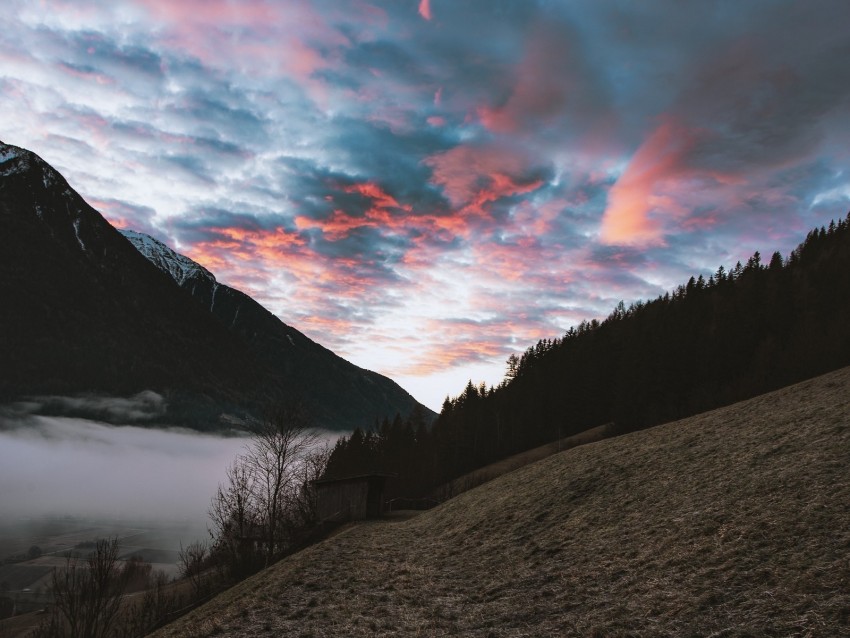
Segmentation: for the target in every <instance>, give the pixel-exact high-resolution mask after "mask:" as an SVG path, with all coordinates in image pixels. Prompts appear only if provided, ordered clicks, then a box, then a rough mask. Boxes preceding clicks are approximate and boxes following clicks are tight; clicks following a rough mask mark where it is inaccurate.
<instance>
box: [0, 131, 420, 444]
mask: <svg viewBox="0 0 850 638" xmlns="http://www.w3.org/2000/svg"><path fill="white" fill-rule="evenodd" d="M0 223H2V227H3V233H0V251H2V255H3V258H2V262H0V269H2V270H0V298H2V300H3V302H2V304H0V352H2V357H0V368H1V369H2V373H1V374H0V401H3V402H9V401H14V400H18V399H21V398H23V397H31V396H44V395H78V394H82V393H85V394H104V395H122V396H126V395H130V394H134V393H137V392H141V391H143V390H153V391H156V392H158V393H161V394H163V395H164V396H165V397H166V399H167V402H168V406H169V412H168V413H167V415H166V416H165V417H164V418H163V420H164V421H165V420H167V421H169V422H172V423H174V422H179V423H183V424H187V425H193V426H194V427H215V426H216V421H217V419H218V417H219V416H220V415H221V414H222V413H233V414H236V415H237V416H244V415H246V414H248V413H249V412H254V413H256V412H258V411H260V410H262V409H264V407H265V406H267V405H268V404H269V403H272V402H279V401H285V400H290V399H295V400H299V401H301V402H303V403H304V404H305V407H306V408H307V409H308V410H309V411H311V412H312V413H313V416H314V418H315V421H316V423H317V424H318V425H321V426H324V427H328V428H334V429H348V428H352V427H354V426H357V425H366V424H370V423H372V422H374V419H375V418H378V417H383V416H387V415H390V416H391V415H393V414H395V413H396V412H401V413H402V414H406V413H409V412H410V411H411V410H413V408H414V407H416V406H417V405H418V404H417V403H416V401H415V400H414V399H413V398H412V397H411V396H410V395H409V394H407V393H406V392H405V391H404V390H403V389H401V388H400V387H399V386H398V385H397V384H395V383H394V382H392V381H391V380H389V379H387V378H385V377H382V376H380V375H377V374H375V373H372V372H369V371H366V370H362V369H360V368H358V367H356V366H354V365H352V364H350V363H348V362H347V361H344V360H343V359H341V358H339V357H337V356H336V355H334V354H333V353H331V352H330V351H328V350H326V349H325V348H322V347H321V346H319V345H318V344H315V343H313V342H311V341H310V340H309V339H307V338H306V337H304V336H303V335H301V334H300V333H298V332H297V331H295V330H294V329H292V328H290V327H288V326H286V325H285V324H283V323H282V322H280V321H279V320H277V319H276V318H275V317H274V316H273V315H271V313H269V312H267V311H266V310H265V309H263V308H262V307H261V306H259V305H258V304H256V302H253V301H252V300H251V299H250V298H249V297H247V296H246V295H243V294H242V293H240V292H238V291H236V290H233V289H230V288H227V287H226V286H221V285H218V284H216V282H215V278H214V277H213V276H212V275H211V274H210V273H209V272H207V271H206V270H204V269H203V268H201V267H200V266H197V264H195V266H197V273H194V274H193V277H194V279H192V280H191V282H190V283H191V285H190V286H189V287H188V288H186V286H185V284H186V283H187V281H183V282H179V283H182V284H184V286H183V287H181V286H180V285H177V283H175V282H176V280H175V278H174V277H173V273H169V272H168V271H167V269H165V270H162V269H161V267H155V266H154V265H153V264H152V263H151V261H149V259H147V258H146V257H145V256H144V255H142V254H141V253H140V252H139V251H138V250H137V249H136V248H134V246H133V244H132V243H131V242H130V241H128V240H127V239H126V238H125V237H124V236H122V234H121V233H120V232H119V231H117V230H116V229H115V228H113V227H112V226H111V225H110V224H109V223H108V222H107V221H106V220H105V219H104V218H103V217H102V216H101V215H100V214H99V213H98V212H97V211H96V210H94V209H93V208H92V207H91V206H89V205H88V204H87V203H86V202H85V201H84V200H83V199H82V197H80V196H79V195H78V194H77V193H76V192H75V191H74V190H73V189H72V188H71V187H70V186H69V185H68V183H67V182H66V181H65V179H64V178H63V177H62V176H61V175H60V174H59V173H58V172H57V171H55V170H54V169H53V168H51V167H50V166H49V165H48V164H47V163H46V162H44V161H43V160H42V159H41V158H39V157H38V156H36V155H35V154H34V153H31V152H30V151H27V150H24V149H21V148H17V147H14V146H9V145H6V144H2V143H0ZM187 261H190V260H187ZM192 263H194V262H192ZM159 265H160V266H161V264H159ZM189 293H191V294H189ZM213 294H215V300H216V303H219V304H220V307H219V308H218V309H216V308H214V307H212V308H211V306H212V304H211V297H212V295H213ZM205 295H206V296H205ZM208 297H209V299H208ZM237 312H238V314H239V317H238V318H237V320H236V321H234V318H236V314H237ZM260 353H262V355H260Z"/></svg>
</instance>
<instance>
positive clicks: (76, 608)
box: [46, 538, 129, 638]
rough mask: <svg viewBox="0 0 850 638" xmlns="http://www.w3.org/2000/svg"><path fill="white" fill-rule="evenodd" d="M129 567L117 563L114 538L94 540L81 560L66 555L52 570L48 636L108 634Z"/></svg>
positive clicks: (88, 637)
mask: <svg viewBox="0 0 850 638" xmlns="http://www.w3.org/2000/svg"><path fill="white" fill-rule="evenodd" d="M128 578H129V570H124V569H121V567H120V565H119V564H118V539H117V538H111V539H108V540H106V539H103V540H99V541H97V544H96V545H95V548H94V551H92V552H91V554H89V556H88V558H86V560H85V561H82V560H80V559H78V558H76V557H73V556H70V555H69V556H68V557H67V558H66V561H65V566H64V567H63V568H61V569H58V570H54V572H53V578H52V585H51V589H52V592H53V609H54V617H53V618H52V619H51V621H50V623H49V627H50V629H49V630H48V631H47V632H46V633H47V634H48V635H56V636H71V638H102V637H105V636H109V635H111V632H112V629H113V625H114V623H115V620H116V618H117V615H118V610H119V609H120V607H121V595H122V594H123V593H124V590H125V588H126V585H127V580H128Z"/></svg>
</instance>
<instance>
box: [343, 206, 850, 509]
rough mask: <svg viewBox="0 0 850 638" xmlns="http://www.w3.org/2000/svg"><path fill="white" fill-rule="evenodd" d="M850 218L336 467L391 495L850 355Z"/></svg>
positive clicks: (584, 341)
mask: <svg viewBox="0 0 850 638" xmlns="http://www.w3.org/2000/svg"><path fill="white" fill-rule="evenodd" d="M848 291H850V215H848V218H847V219H844V220H841V221H839V222H837V223H835V222H833V223H831V224H830V225H829V227H828V228H826V227H823V228H820V229H816V230H813V231H811V232H810V233H809V234H808V236H807V237H806V239H805V241H804V242H803V243H802V244H800V245H799V246H798V247H797V248H796V249H795V250H794V251H793V252H792V253H791V254H790V255H789V256H788V257H787V258H783V257H782V255H780V254H779V253H778V252H777V253H774V254H773V256H772V257H771V258H770V260H768V261H767V262H766V263H765V261H764V260H762V258H761V256H760V254H759V253H755V254H754V255H753V256H752V257H751V258H750V259H749V260H748V261H747V263H746V264H741V263H738V264H736V265H735V266H734V267H733V268H731V269H730V270H726V269H725V268H724V267H723V266H720V267H719V268H718V269H717V271H716V272H715V273H714V274H712V275H711V276H710V277H709V278H708V279H707V280H706V279H705V278H704V277H703V276H699V277H697V278H694V277H691V279H690V280H689V281H688V282H687V283H686V284H684V285H681V286H679V287H678V288H676V290H674V291H673V292H671V293H667V294H665V295H663V296H660V297H658V298H657V299H654V300H652V301H647V302H638V303H635V304H633V305H631V306H628V307H626V306H625V305H624V304H622V303H620V304H619V305H618V307H617V308H615V309H614V311H613V312H612V313H611V314H610V315H609V316H608V318H607V319H605V320H604V321H602V322H599V321H596V320H594V321H587V322H582V323H581V324H580V325H579V326H577V327H574V328H571V329H570V330H569V331H568V332H567V333H566V334H565V335H564V336H563V337H561V338H557V339H552V340H543V341H540V342H538V343H537V344H536V345H534V346H533V347H530V348H528V350H526V352H525V353H524V354H523V355H522V356H521V357H511V358H510V359H509V360H508V369H507V374H506V378H505V380H504V381H503V382H502V383H501V384H500V385H499V386H498V387H495V388H492V387H491V388H489V389H488V388H486V387H483V386H482V387H476V386H474V385H473V384H472V383H471V382H470V383H469V384H468V385H467V387H466V388H465V390H464V391H463V392H462V393H461V394H460V396H458V397H457V398H454V399H448V398H447V399H446V401H445V403H444V405H443V409H442V412H441V414H440V416H439V418H438V420H437V422H436V423H435V425H434V427H433V429H431V430H427V429H426V428H424V427H417V424H416V423H411V422H407V423H406V422H403V421H401V420H400V419H396V421H394V422H392V423H390V422H385V423H383V424H382V425H381V426H380V427H379V428H377V430H376V431H375V432H367V433H364V432H359V431H357V432H355V433H354V434H353V435H352V436H351V437H350V438H348V439H343V440H341V441H340V442H339V443H338V444H337V447H336V449H335V450H334V453H333V455H332V457H331V461H330V464H329V467H328V473H329V474H335V475H344V474H350V473H359V472H366V471H375V470H381V471H389V472H394V473H397V474H398V475H399V479H398V481H396V482H395V484H391V485H390V486H389V490H390V496H411V495H423V494H426V493H428V492H429V491H430V490H432V489H433V488H434V487H435V486H437V485H440V484H442V483H444V482H446V481H447V480H450V479H451V478H454V477H456V476H459V475H460V474H463V473H465V472H468V471H470V470H472V469H475V468H478V467H481V466H483V465H485V464H487V463H490V462H492V461H494V460H497V459H500V458H503V457H506V456H508V455H510V454H514V453H516V452H520V451H523V450H525V449H528V448H531V447H533V446H536V445H539V444H541V443H544V442H547V441H551V440H554V439H556V438H557V437H559V436H561V437H563V436H569V435H571V434H575V433H578V432H581V431H583V430H586V429H588V428H591V427H594V426H597V425H601V424H606V423H610V424H612V426H611V430H612V431H613V432H619V433H623V432H628V431H632V430H637V429H640V428H644V427H648V426H652V425H656V424H659V423H664V422H667V421H671V420H674V419H678V418H682V417H685V416H689V415H693V414H697V413H699V412H702V411H705V410H709V409H712V408H715V407H718V406H722V405H727V404H730V403H733V402H735V401H739V400H742V399H745V398H748V397H752V396H755V395H757V394H760V393H763V392H766V391H769V390H772V389H776V388H779V387H782V386H785V385H788V384H790V383H794V382H796V381H799V380H802V379H806V378H809V377H812V376H814V375H817V374H819V373H823V372H826V371H829V370H833V369H836V368H838V367H841V366H843V365H848V364H850V294H848Z"/></svg>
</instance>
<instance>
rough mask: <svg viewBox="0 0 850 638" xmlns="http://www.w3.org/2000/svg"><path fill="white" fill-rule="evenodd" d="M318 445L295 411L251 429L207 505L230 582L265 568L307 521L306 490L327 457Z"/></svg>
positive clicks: (274, 413) (289, 408) (281, 411)
mask: <svg viewBox="0 0 850 638" xmlns="http://www.w3.org/2000/svg"><path fill="white" fill-rule="evenodd" d="M317 442H318V436H317V435H316V434H315V432H314V431H313V430H312V429H311V427H310V420H309V419H308V418H307V415H306V413H305V412H304V410H303V408H301V407H300V406H298V405H293V404H287V405H283V406H278V407H276V408H275V409H274V410H271V411H268V412H267V413H266V415H265V417H264V418H263V419H262V420H260V421H257V422H256V423H254V424H253V426H252V428H251V438H250V440H249V442H248V443H247V444H246V446H245V453H244V454H242V455H240V456H239V457H237V458H236V460H235V461H234V462H233V463H232V464H231V466H230V467H229V468H228V469H227V481H226V482H225V483H224V484H222V485H219V488H218V490H217V492H216V494H215V496H214V497H213V499H212V503H211V505H210V519H211V521H212V525H211V529H210V535H211V536H212V538H213V541H214V544H213V551H214V552H215V553H216V554H218V555H219V557H220V558H221V557H222V554H224V556H223V557H224V558H225V559H226V563H225V565H226V566H227V567H229V569H230V571H231V574H230V575H231V576H235V577H237V578H238V577H241V576H243V575H246V574H247V573H250V572H252V571H254V570H255V568H257V567H259V566H260V565H259V562H258V560H257V559H258V558H259V557H262V562H263V563H264V564H265V565H268V564H269V563H270V562H271V561H272V560H274V559H275V558H276V557H278V556H280V554H281V553H282V552H283V551H285V550H286V549H288V548H289V547H290V546H291V545H292V543H293V542H295V541H296V540H297V539H296V538H295V537H296V530H297V529H300V527H302V526H303V525H304V522H305V521H307V520H310V519H309V511H308V510H309V508H310V506H309V500H308V499H307V493H306V491H305V487H304V484H305V482H306V481H308V480H310V479H312V478H318V476H319V475H320V474H321V472H322V471H323V470H324V465H325V463H326V460H327V459H326V457H327V456H328V455H329V454H330V452H329V450H325V451H324V452H321V453H317V452H316V451H315V448H316V444H317ZM320 459H324V460H321V461H320ZM317 468H320V469H317Z"/></svg>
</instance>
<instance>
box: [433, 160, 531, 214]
mask: <svg viewBox="0 0 850 638" xmlns="http://www.w3.org/2000/svg"><path fill="white" fill-rule="evenodd" d="M424 163H425V164H426V165H428V166H430V167H431V169H432V171H433V173H432V177H431V182H432V183H433V184H435V185H437V186H441V187H442V189H443V192H444V193H445V194H446V197H448V198H449V201H450V202H451V203H452V205H454V206H457V207H465V208H470V207H471V210H472V211H475V210H477V211H478V212H480V207H481V206H482V205H483V204H485V203H488V202H493V201H496V200H497V199H499V198H501V197H507V196H510V195H518V194H522V193H530V192H532V191H535V190H537V189H538V188H540V186H542V184H543V182H542V180H533V181H531V182H527V181H523V180H522V179H521V178H519V177H514V176H521V175H525V174H527V173H528V167H529V165H530V164H531V162H530V161H529V159H528V158H527V157H526V156H525V155H523V154H522V153H519V152H516V151H514V150H512V149H508V148H504V147H500V146H494V145H487V146H484V145H481V146H478V145H471V144H464V145H460V146H456V147H454V148H452V149H450V150H448V151H445V152H444V153H438V154H436V155H432V156H430V157H428V158H426V159H425V160H424Z"/></svg>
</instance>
